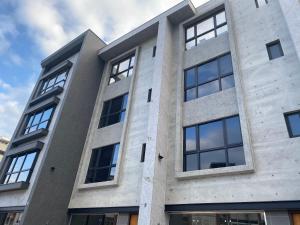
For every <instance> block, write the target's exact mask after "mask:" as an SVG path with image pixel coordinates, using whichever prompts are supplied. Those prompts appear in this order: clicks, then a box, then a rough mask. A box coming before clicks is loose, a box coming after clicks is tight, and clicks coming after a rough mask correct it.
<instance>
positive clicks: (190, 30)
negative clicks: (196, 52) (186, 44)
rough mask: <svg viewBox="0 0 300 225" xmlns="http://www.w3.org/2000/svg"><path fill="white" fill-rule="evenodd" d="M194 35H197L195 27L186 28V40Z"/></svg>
mask: <svg viewBox="0 0 300 225" xmlns="http://www.w3.org/2000/svg"><path fill="white" fill-rule="evenodd" d="M194 36H195V28H194V27H190V28H188V29H186V40H188V39H190V38H192V37H194Z"/></svg>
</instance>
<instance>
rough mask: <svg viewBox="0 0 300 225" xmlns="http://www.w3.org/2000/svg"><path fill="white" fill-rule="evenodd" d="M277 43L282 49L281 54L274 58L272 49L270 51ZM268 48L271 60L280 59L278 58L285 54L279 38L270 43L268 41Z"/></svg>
mask: <svg viewBox="0 0 300 225" xmlns="http://www.w3.org/2000/svg"><path fill="white" fill-rule="evenodd" d="M275 45H278V46H279V50H280V53H281V56H278V57H275V58H273V56H272V54H271V51H270V48H271V47H273V46H275ZM266 48H267V52H268V56H269V60H275V59H278V58H280V57H282V56H284V52H283V49H282V46H281V42H280V39H277V40H275V41H272V42H270V43H267V44H266Z"/></svg>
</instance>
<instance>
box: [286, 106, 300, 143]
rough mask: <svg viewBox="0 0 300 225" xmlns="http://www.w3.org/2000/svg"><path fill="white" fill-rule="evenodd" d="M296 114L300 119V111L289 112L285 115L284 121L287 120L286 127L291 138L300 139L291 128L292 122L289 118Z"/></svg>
mask: <svg viewBox="0 0 300 225" xmlns="http://www.w3.org/2000/svg"><path fill="white" fill-rule="evenodd" d="M295 114H298V116H299V118H300V111H299V110H298V111H293V112H288V113H285V114H284V119H285V123H286V127H287V130H288V134H289V137H290V138H297V137H300V134H299V135H294V134H293V131H292V127H291V124H290V121H289V119H288V117H289V116H292V115H295Z"/></svg>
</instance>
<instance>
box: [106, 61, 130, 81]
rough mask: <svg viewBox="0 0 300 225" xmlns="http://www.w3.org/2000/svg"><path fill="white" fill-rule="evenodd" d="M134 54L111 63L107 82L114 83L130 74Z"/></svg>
mask: <svg viewBox="0 0 300 225" xmlns="http://www.w3.org/2000/svg"><path fill="white" fill-rule="evenodd" d="M134 61H135V56H134V55H131V56H129V57H128V58H126V59H123V60H122V61H119V62H117V63H115V64H113V66H112V68H111V74H110V79H109V84H112V83H115V82H117V81H119V80H121V79H123V78H125V77H129V76H131V75H132V72H133V66H134Z"/></svg>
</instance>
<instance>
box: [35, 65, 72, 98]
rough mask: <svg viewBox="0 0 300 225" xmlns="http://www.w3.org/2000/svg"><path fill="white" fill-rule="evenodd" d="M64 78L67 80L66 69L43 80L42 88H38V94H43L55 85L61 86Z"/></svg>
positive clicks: (64, 81) (64, 80)
mask: <svg viewBox="0 0 300 225" xmlns="http://www.w3.org/2000/svg"><path fill="white" fill-rule="evenodd" d="M66 80H67V71H64V72H62V73H60V74H57V75H55V76H52V77H51V78H49V79H45V80H43V83H42V88H41V90H40V95H43V94H45V93H46V92H48V91H50V90H52V89H53V88H55V87H63V86H64V85H65V83H66Z"/></svg>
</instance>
